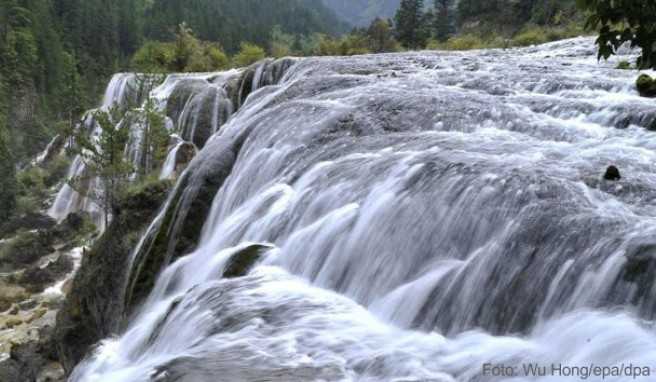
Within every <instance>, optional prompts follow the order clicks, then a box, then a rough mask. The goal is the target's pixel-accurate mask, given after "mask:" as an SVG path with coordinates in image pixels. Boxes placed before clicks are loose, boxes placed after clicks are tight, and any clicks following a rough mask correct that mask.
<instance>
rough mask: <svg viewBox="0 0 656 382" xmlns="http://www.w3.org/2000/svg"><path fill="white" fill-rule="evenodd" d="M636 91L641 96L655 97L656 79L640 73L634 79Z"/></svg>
mask: <svg viewBox="0 0 656 382" xmlns="http://www.w3.org/2000/svg"><path fill="white" fill-rule="evenodd" d="M636 87H637V88H638V92H640V95H641V96H643V97H656V80H654V79H653V78H651V77H650V76H649V75H647V74H641V75H640V77H638V79H637V80H636Z"/></svg>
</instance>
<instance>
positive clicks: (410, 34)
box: [395, 0, 425, 49]
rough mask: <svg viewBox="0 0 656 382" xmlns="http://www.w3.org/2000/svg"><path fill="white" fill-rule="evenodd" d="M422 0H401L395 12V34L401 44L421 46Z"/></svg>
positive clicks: (412, 47)
mask: <svg viewBox="0 0 656 382" xmlns="http://www.w3.org/2000/svg"><path fill="white" fill-rule="evenodd" d="M423 9H424V1H423V0H402V1H401V6H400V7H399V10H398V11H397V12H396V16H395V22H396V36H397V39H398V40H399V41H400V42H401V44H403V46H405V47H408V48H411V49H416V48H419V47H421V46H423V43H424V42H425V40H424V41H422V39H423V38H424V37H425V36H422V35H421V34H422V22H423V16H424V13H423Z"/></svg>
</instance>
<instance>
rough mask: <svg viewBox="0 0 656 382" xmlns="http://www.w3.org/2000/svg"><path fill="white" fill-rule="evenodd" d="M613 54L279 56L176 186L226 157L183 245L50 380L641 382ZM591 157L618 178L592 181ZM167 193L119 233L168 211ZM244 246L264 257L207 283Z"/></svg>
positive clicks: (646, 182) (629, 117)
mask: <svg viewBox="0 0 656 382" xmlns="http://www.w3.org/2000/svg"><path fill="white" fill-rule="evenodd" d="M613 65H614V63H604V62H602V63H597V60H596V53H595V51H594V44H593V41H592V40H591V39H588V38H579V39H573V40H567V41H563V42H557V43H551V44H547V45H544V46H539V47H532V48H524V49H513V50H506V51H502V50H492V51H476V52H466V53H445V52H436V53H429V52H422V53H404V54H390V55H375V56H359V57H351V58H310V59H304V60H300V61H298V62H296V63H295V64H294V65H293V66H291V67H288V68H285V69H286V71H284V72H285V74H284V77H283V78H282V79H281V80H280V84H279V85H277V86H269V87H264V88H262V89H260V90H259V91H256V92H255V93H252V94H251V95H250V96H249V97H248V99H247V101H246V102H245V104H243V105H242V106H241V108H240V109H239V111H238V112H237V113H236V114H235V115H233V116H232V118H231V119H230V120H229V121H228V123H227V124H226V125H225V126H224V127H223V128H221V129H220V130H219V132H218V133H216V134H214V135H213V136H212V138H211V139H210V140H209V141H208V142H207V143H206V144H205V147H204V149H203V150H201V152H200V153H199V155H198V156H197V157H196V158H195V159H194V161H193V162H192V164H191V165H190V167H189V168H188V170H187V173H186V175H187V176H183V177H181V179H180V182H179V184H178V188H183V187H187V188H193V187H196V186H198V185H197V184H196V182H200V181H203V179H204V178H206V177H203V176H195V175H196V174H199V173H203V171H205V170H206V167H207V166H209V165H215V164H216V163H222V164H223V165H226V166H227V167H228V168H229V176H228V177H227V178H226V179H225V181H224V182H223V183H222V184H221V186H220V188H219V190H218V192H217V193H216V195H215V197H214V202H213V206H212V209H211V211H210V213H209V217H208V218H207V220H206V222H205V224H204V226H203V228H202V234H201V235H200V241H199V243H198V246H197V248H196V250H195V251H193V252H192V253H190V254H188V256H185V257H182V258H179V259H177V260H175V261H173V262H172V263H171V264H169V265H168V266H167V267H166V269H165V270H163V272H162V273H161V274H160V276H159V278H158V280H157V282H156V284H155V285H154V287H153V289H152V291H151V293H150V296H149V297H148V298H147V299H146V300H145V301H144V302H143V305H142V306H141V308H140V309H139V311H138V312H136V314H135V315H134V316H133V317H132V319H131V321H130V323H129V325H128V327H127V329H126V330H125V332H124V333H122V334H121V336H120V337H117V338H112V339H107V340H105V341H103V342H102V343H101V344H100V346H99V347H98V348H97V349H96V350H95V351H94V352H93V354H91V355H90V356H89V358H88V359H87V360H85V361H83V362H82V363H81V364H80V365H79V366H78V367H77V368H76V370H75V371H74V373H73V375H72V377H71V380H72V381H108V382H118V381H195V382H203V381H208V382H210V381H212V382H214V381H216V380H219V379H220V380H222V381H264V380H266V381H315V380H316V381H318V380H321V381H345V380H353V381H492V380H494V381H497V380H512V381H556V380H557V381H561V380H567V379H563V377H568V375H566V374H565V375H563V374H561V375H558V374H557V373H554V372H553V370H551V369H550V371H551V372H550V373H546V374H545V375H543V376H539V375H538V376H535V377H532V376H527V375H526V374H527V373H526V372H523V370H522V369H523V368H525V367H526V366H527V365H529V364H538V365H545V366H546V365H549V368H551V365H552V364H554V365H561V366H562V367H563V368H565V369H563V368H561V373H567V370H571V369H567V367H579V366H589V365H594V366H602V367H604V366H608V367H611V366H617V367H620V365H623V364H624V365H627V366H628V365H629V364H630V365H632V366H634V367H638V368H640V373H643V375H645V374H644V373H647V372H649V373H651V374H650V375H654V374H655V373H656V369H654V367H656V365H655V364H654V360H656V332H655V331H654V321H653V320H654V318H655V317H656V283H654V277H653V275H654V272H655V271H656V258H655V257H654V253H656V252H654V251H655V250H656V249H655V248H656V239H654V235H656V228H655V227H656V226H655V223H656V208H655V207H654V203H653V201H654V198H655V197H656V176H655V175H654V174H655V172H654V169H655V168H654V163H655V160H656V135H654V133H653V132H650V131H648V130H647V129H645V127H647V126H651V125H652V123H653V122H654V120H656V108H654V104H653V101H651V100H646V99H643V98H640V97H639V96H638V94H637V92H636V91H635V90H634V89H633V86H632V83H633V80H634V78H635V73H633V72H630V71H620V70H614V69H611V68H612V66H613ZM261 75H262V74H261V73H259V74H257V73H256V74H255V75H254V77H257V78H259V77H261ZM280 75H282V74H280ZM257 81H259V80H257ZM255 85H256V84H254V83H253V84H252V86H253V87H254V88H257V86H255ZM258 85H259V84H258ZM241 88H242V89H243V88H244V86H243V83H242V87H241ZM240 97H241V96H240ZM192 117H194V118H196V117H198V118H200V117H201V116H192ZM230 153H234V156H233V157H231V156H230V155H231V154H230ZM217 158H219V159H217ZM225 158H228V159H225ZM226 163H227V164H226ZM610 164H614V165H616V166H618V167H619V168H620V169H621V171H622V173H623V175H624V178H623V179H622V180H621V181H619V182H609V181H606V180H603V179H602V177H601V175H602V174H603V172H604V170H605V169H606V167H607V166H608V165H610ZM178 188H176V190H175V191H174V192H173V194H172V195H171V197H170V198H169V201H168V202H167V205H166V206H165V208H164V209H163V211H162V214H160V216H159V217H158V218H157V219H156V221H155V222H154V223H153V224H152V225H151V228H150V230H149V232H148V233H146V235H145V236H144V239H143V240H142V241H141V242H140V245H139V247H142V246H144V245H145V244H144V243H145V242H147V241H148V238H149V237H152V236H153V235H154V233H155V232H156V230H157V229H158V227H159V226H160V224H161V222H162V220H164V218H163V217H164V216H165V214H166V213H167V210H169V209H172V208H175V209H176V211H178V210H179V209H181V208H182V209H184V208H185V206H189V203H187V204H185V203H178V204H176V203H175V198H176V195H179V194H182V195H183V196H182V197H183V198H184V192H182V193H181V192H178V191H180V190H179V189H178ZM182 191H184V190H182ZM181 206H182V207H181ZM176 216H184V214H180V213H176ZM181 219H182V218H181ZM180 223H181V224H183V223H184V221H182V222H180ZM250 243H272V244H273V245H275V248H273V249H271V250H269V251H268V253H267V255H266V256H265V257H264V259H263V260H262V262H261V263H260V264H259V265H258V266H257V267H256V268H255V269H254V270H252V271H251V272H250V274H248V275H247V276H245V277H239V278H225V279H224V278H221V277H220V275H221V274H222V273H223V270H224V269H225V267H226V264H227V262H228V260H229V259H230V258H231V257H232V256H234V255H235V254H237V253H239V252H240V251H242V250H244V248H246V247H248V246H249V245H250ZM140 249H141V248H137V250H136V251H135V256H136V257H135V259H133V260H134V261H133V262H132V264H133V267H137V265H138V263H139V256H140V255H139V254H140ZM131 271H132V272H135V270H134V269H132V270H131ZM485 364H494V365H501V364H503V365H506V366H508V367H511V368H515V369H513V370H516V371H517V374H516V375H514V376H509V375H507V376H505V377H504V376H499V375H496V376H493V375H488V374H484V373H483V371H484V366H483V365H485ZM644 368H647V369H646V370H645V369H644ZM633 372H634V373H635V370H634V371H633ZM649 378H651V379H649ZM653 378H656V377H653V376H652V377H648V379H646V380H653ZM577 379H581V378H577ZM589 379H590V380H600V379H595V378H594V377H590V378H589ZM605 380H608V381H625V380H626V381H629V380H633V376H631V375H628V373H625V372H623V373H622V374H620V375H610V376H607V377H606V378H605Z"/></svg>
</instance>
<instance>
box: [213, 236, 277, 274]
mask: <svg viewBox="0 0 656 382" xmlns="http://www.w3.org/2000/svg"><path fill="white" fill-rule="evenodd" d="M272 248H273V247H272V246H270V245H263V244H253V245H249V246H248V247H246V248H244V249H242V250H240V251H238V252H236V253H235V254H233V255H232V256H231V257H230V259H229V260H228V264H227V265H226V268H225V271H224V272H223V277H225V278H235V277H242V276H245V275H246V274H247V273H248V271H250V270H251V268H253V266H255V264H256V263H257V262H258V261H260V259H262V256H263V255H264V254H265V253H266V252H267V251H270V250H271V249H272Z"/></svg>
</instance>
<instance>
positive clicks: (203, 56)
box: [132, 23, 229, 73]
mask: <svg viewBox="0 0 656 382" xmlns="http://www.w3.org/2000/svg"><path fill="white" fill-rule="evenodd" d="M228 66H229V59H228V56H227V55H226V54H225V53H224V52H223V50H222V49H221V47H220V46H219V45H218V44H213V43H210V42H206V41H200V40H198V39H197V38H196V37H195V36H194V33H193V31H192V30H191V28H189V27H188V26H187V25H186V24H185V23H182V24H180V25H179V26H178V30H177V33H176V37H175V41H174V42H172V43H167V42H155V41H148V42H146V43H145V44H144V45H143V46H142V47H141V48H139V50H138V51H137V52H136V53H135V55H134V57H133V58H132V67H133V68H134V69H135V70H137V71H140V72H143V73H166V72H211V71H215V70H221V69H226V68H227V67H228Z"/></svg>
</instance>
